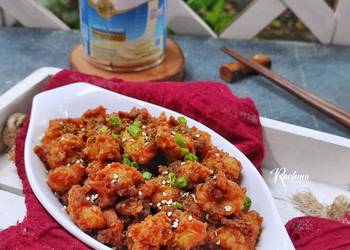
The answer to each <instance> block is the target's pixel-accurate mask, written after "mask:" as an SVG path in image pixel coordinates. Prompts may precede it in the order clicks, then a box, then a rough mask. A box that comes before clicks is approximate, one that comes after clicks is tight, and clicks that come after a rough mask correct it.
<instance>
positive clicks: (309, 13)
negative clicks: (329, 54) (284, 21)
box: [283, 0, 349, 44]
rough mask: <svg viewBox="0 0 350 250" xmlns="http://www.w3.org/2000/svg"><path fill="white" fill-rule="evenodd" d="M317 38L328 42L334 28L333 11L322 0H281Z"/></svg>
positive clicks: (325, 42)
mask: <svg viewBox="0 0 350 250" xmlns="http://www.w3.org/2000/svg"><path fill="white" fill-rule="evenodd" d="M283 2H284V3H285V4H286V5H287V6H288V7H289V8H290V9H291V10H292V11H293V12H294V13H295V15H297V16H298V17H299V18H300V19H301V20H302V21H303V23H304V24H305V25H306V26H307V27H308V28H309V29H310V31H311V32H312V33H313V34H314V35H315V36H316V37H317V39H318V40H319V41H320V42H322V43H324V44H328V43H330V42H331V40H332V35H333V30H334V28H335V18H334V13H333V11H332V10H331V9H330V8H329V6H328V5H327V3H326V2H325V1H324V0H307V1H305V0H283ZM348 11H349V10H348Z"/></svg>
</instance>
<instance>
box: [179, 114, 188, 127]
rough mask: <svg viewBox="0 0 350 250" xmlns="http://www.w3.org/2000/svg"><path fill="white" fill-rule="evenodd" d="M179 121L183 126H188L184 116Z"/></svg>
mask: <svg viewBox="0 0 350 250" xmlns="http://www.w3.org/2000/svg"><path fill="white" fill-rule="evenodd" d="M177 120H178V121H179V122H180V123H181V124H183V125H186V124H187V120H186V118H185V117H183V116H180V117H178V118H177Z"/></svg>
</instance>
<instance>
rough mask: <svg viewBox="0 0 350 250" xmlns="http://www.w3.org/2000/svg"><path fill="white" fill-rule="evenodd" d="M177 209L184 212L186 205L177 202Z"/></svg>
mask: <svg viewBox="0 0 350 250" xmlns="http://www.w3.org/2000/svg"><path fill="white" fill-rule="evenodd" d="M175 207H176V208H177V209H180V210H184V205H183V204H182V203H181V202H178V201H177V202H175Z"/></svg>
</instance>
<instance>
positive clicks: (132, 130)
mask: <svg viewBox="0 0 350 250" xmlns="http://www.w3.org/2000/svg"><path fill="white" fill-rule="evenodd" d="M141 126H142V123H141V122H140V121H134V123H133V124H132V125H130V127H129V128H128V132H129V134H130V135H131V136H132V137H134V138H137V137H138V136H139V135H140V134H141V129H140V128H141Z"/></svg>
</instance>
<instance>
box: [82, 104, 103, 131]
mask: <svg viewBox="0 0 350 250" xmlns="http://www.w3.org/2000/svg"><path fill="white" fill-rule="evenodd" d="M106 118H107V114H106V109H105V108H104V107H102V106H99V107H97V108H95V109H89V110H87V111H86V112H85V113H84V114H83V115H82V116H81V120H82V121H83V122H84V127H85V129H86V132H87V136H88V137H90V136H92V135H93V134H95V131H96V128H97V127H99V126H101V125H104V124H105V123H106Z"/></svg>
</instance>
